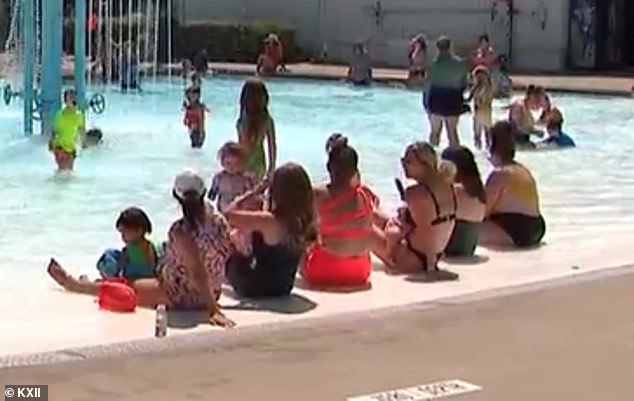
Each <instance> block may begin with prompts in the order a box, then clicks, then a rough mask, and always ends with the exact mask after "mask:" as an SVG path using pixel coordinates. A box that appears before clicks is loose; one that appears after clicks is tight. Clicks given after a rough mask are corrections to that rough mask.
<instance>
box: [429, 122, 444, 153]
mask: <svg viewBox="0 0 634 401" xmlns="http://www.w3.org/2000/svg"><path fill="white" fill-rule="evenodd" d="M429 124H430V127H431V128H430V132H429V143H431V144H432V145H433V146H438V144H439V143H440V133H441V131H442V125H443V117H442V116H439V115H437V114H430V117H429Z"/></svg>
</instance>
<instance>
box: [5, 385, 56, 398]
mask: <svg viewBox="0 0 634 401" xmlns="http://www.w3.org/2000/svg"><path fill="white" fill-rule="evenodd" d="M42 387H43V386H5V387H4V396H5V399H18V398H32V399H41V398H42V396H44V397H46V393H47V391H46V388H44V391H42Z"/></svg>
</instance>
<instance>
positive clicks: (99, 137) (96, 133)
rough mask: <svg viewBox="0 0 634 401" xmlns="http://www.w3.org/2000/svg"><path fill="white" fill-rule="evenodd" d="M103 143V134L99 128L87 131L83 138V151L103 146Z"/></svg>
mask: <svg viewBox="0 0 634 401" xmlns="http://www.w3.org/2000/svg"><path fill="white" fill-rule="evenodd" d="M102 142H103V132H101V130H100V129H99V128H91V129H89V130H88V131H86V134H85V135H84V137H83V138H82V141H81V147H82V149H86V148H91V147H95V146H99V145H101V143H102Z"/></svg>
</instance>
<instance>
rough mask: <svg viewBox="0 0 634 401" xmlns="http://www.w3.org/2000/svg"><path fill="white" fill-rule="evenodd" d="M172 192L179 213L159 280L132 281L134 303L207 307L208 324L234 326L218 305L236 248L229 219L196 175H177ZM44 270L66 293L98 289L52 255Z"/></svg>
mask: <svg viewBox="0 0 634 401" xmlns="http://www.w3.org/2000/svg"><path fill="white" fill-rule="evenodd" d="M172 192H173V195H174V197H175V198H176V200H177V201H178V202H179V203H180V205H181V209H182V212H183V217H182V218H180V219H178V220H177V221H176V222H175V223H173V224H172V226H171V228H170V230H169V233H168V240H167V243H166V244H165V252H164V255H163V257H162V258H161V259H160V260H159V264H158V279H155V278H152V279H139V280H134V281H131V282H130V285H131V286H132V287H133V288H134V290H135V292H136V295H137V302H138V304H139V305H142V306H150V307H153V306H155V305H156V304H159V303H165V304H167V305H168V307H170V308H172V309H203V310H207V311H208V312H209V321H210V323H211V324H214V325H218V326H223V327H232V326H234V323H233V322H232V321H231V320H230V319H228V318H227V317H226V316H225V315H224V314H223V313H222V311H221V310H220V306H219V305H218V298H219V297H220V287H221V285H222V282H223V279H224V269H225V265H226V263H227V259H228V258H229V256H230V255H231V254H232V253H233V251H234V247H233V245H232V243H231V240H230V236H229V229H228V226H227V223H226V221H225V220H224V218H223V217H222V216H220V215H218V214H215V213H214V212H213V209H212V208H211V207H210V206H209V205H208V204H207V203H206V202H205V193H206V188H205V183H204V181H203V179H202V178H201V177H200V176H198V175H197V174H195V173H193V172H190V171H185V172H183V173H181V174H179V175H178V176H177V177H176V180H175V182H174V188H173V191H172ZM48 273H49V274H50V275H51V277H52V278H53V279H54V280H55V281H56V282H57V283H58V284H60V285H61V286H62V287H64V288H65V289H66V290H68V291H72V292H79V293H83V294H90V295H97V293H98V292H99V283H94V282H91V281H89V280H87V279H85V278H79V279H76V278H74V277H71V276H70V275H69V274H68V273H67V272H66V271H65V270H64V269H63V268H62V266H61V265H60V264H59V263H57V261H55V259H51V262H50V264H49V266H48Z"/></svg>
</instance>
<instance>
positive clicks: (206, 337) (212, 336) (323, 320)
mask: <svg viewBox="0 0 634 401" xmlns="http://www.w3.org/2000/svg"><path fill="white" fill-rule="evenodd" d="M628 274H634V264H625V265H618V266H613V267H606V268H602V269H598V270H593V271H590V272H581V273H576V274H572V275H567V276H563V277H557V278H552V279H543V280H537V281H534V282H529V283H522V284H517V285H510V286H502V287H493V288H489V289H484V290H476V291H473V292H469V293H466V294H461V295H453V296H448V297H441V298H437V299H433V300H429V301H422V302H413V303H409V304H405V305H397V306H386V307H379V308H374V309H368V310H364V311H356V312H344V313H338V314H334V315H329V316H322V317H313V318H311V317H307V318H300V319H297V320H293V321H286V322H272V323H261V324H256V325H252V326H246V327H243V328H237V329H234V330H232V331H231V332H227V331H221V330H210V331H205V332H202V333H201V332H198V333H185V334H179V335H177V336H174V337H167V338H164V339H155V338H144V339H138V340H132V341H126V342H119V343H110V344H101V345H93V346H87V347H77V348H64V349H59V350H55V351H45V352H37V353H24V354H15V355H7V356H0V370H1V369H7V368H21V367H28V366H36V365H49V364H56V363H64V362H76V361H82V360H89V359H97V358H108V357H117V356H132V355H140V354H152V353H161V352H166V351H172V350H177V349H188V348H189V349H191V348H197V347H211V346H214V347H228V346H238V345H239V343H240V342H241V341H243V340H246V339H248V338H250V337H252V336H256V335H261V334H263V333H272V332H278V331H286V330H289V329H293V328H294V329H306V328H311V327H316V326H319V327H322V328H323V327H326V326H329V327H332V326H336V325H337V324H339V323H341V322H346V323H350V322H351V321H355V322H363V321H367V320H371V319H377V318H382V317H386V316H388V315H390V314H393V313H406V312H412V311H427V310H431V309H437V308H443V307H451V306H457V305H464V304H468V303H477V302H480V301H486V300H491V299H496V298H505V297H511V296H520V295H525V294H531V293H536V292H540V291H545V290H552V289H556V288H562V287H566V286H570V285H576V284H582V283H586V282H591V281H596V280H601V279H608V278H614V277H618V276H623V275H628Z"/></svg>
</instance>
